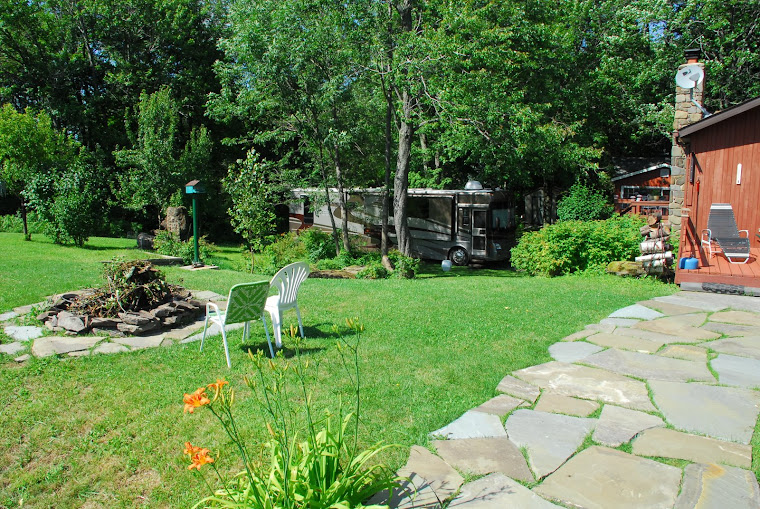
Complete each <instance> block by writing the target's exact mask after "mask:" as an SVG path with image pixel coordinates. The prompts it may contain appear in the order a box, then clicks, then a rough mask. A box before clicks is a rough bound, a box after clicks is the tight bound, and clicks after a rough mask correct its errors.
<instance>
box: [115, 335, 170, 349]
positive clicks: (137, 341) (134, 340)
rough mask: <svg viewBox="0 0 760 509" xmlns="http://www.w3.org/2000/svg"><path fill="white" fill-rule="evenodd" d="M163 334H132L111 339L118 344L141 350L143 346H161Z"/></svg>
mask: <svg viewBox="0 0 760 509" xmlns="http://www.w3.org/2000/svg"><path fill="white" fill-rule="evenodd" d="M164 338H165V336H164V334H163V333H162V334H153V335H151V336H132V337H124V338H111V341H113V342H114V343H118V344H120V345H124V346H128V347H129V348H131V349H132V350H142V349H143V348H156V347H158V346H161V342H162V341H163V340H164Z"/></svg>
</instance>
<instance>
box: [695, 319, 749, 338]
mask: <svg viewBox="0 0 760 509" xmlns="http://www.w3.org/2000/svg"><path fill="white" fill-rule="evenodd" d="M701 328H702V329H705V330H709V331H712V332H718V333H720V334H725V335H726V336H756V335H757V334H758V329H757V327H750V326H749V325H734V324H732V323H721V322H707V323H706V324H704V325H703V326H702V327H701Z"/></svg>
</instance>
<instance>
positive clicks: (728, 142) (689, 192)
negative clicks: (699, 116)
mask: <svg viewBox="0 0 760 509" xmlns="http://www.w3.org/2000/svg"><path fill="white" fill-rule="evenodd" d="M688 142H689V150H688V152H687V153H689V160H688V162H687V168H686V188H685V206H686V208H689V209H690V211H691V212H690V214H689V221H688V223H687V224H686V225H684V226H686V228H684V229H683V230H682V234H683V238H682V240H681V242H682V243H684V242H685V243H689V244H692V245H693V244H696V247H698V246H699V235H700V232H701V230H702V229H704V228H706V227H707V217H708V215H709V213H710V205H711V204H713V203H730V204H731V205H732V206H733V209H734V214H736V222H737V224H738V226H739V228H740V229H747V230H749V234H750V239H751V242H750V245H751V246H753V247H757V246H758V245H760V241H758V239H757V237H756V236H755V234H757V233H758V229H759V228H760V108H755V109H753V110H750V111H747V112H745V113H743V114H741V115H737V116H735V117H733V118H729V119H726V120H724V121H722V122H719V123H716V124H714V125H712V126H709V127H706V128H704V129H702V130H700V131H697V132H695V133H693V134H692V135H691V136H690V137H689V140H688ZM739 163H741V165H742V176H741V184H738V185H737V183H736V167H737V165H738V164H739ZM692 165H693V166H694V179H693V182H691V179H690V173H691V166H692ZM681 252H683V251H681Z"/></svg>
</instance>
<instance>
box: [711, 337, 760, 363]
mask: <svg viewBox="0 0 760 509" xmlns="http://www.w3.org/2000/svg"><path fill="white" fill-rule="evenodd" d="M697 346H700V347H702V348H710V349H712V350H715V351H716V352H720V353H727V354H731V355H739V356H741V357H753V358H755V359H760V336H744V337H736V338H723V339H719V340H717V341H708V342H706V343H700V344H699V345H697Z"/></svg>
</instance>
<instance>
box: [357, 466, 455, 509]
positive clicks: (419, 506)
mask: <svg viewBox="0 0 760 509" xmlns="http://www.w3.org/2000/svg"><path fill="white" fill-rule="evenodd" d="M442 503H443V500H442V499H439V498H438V495H436V493H435V491H433V488H432V487H431V486H430V484H429V483H428V482H427V481H426V480H425V479H423V478H421V477H420V476H418V475H414V474H412V475H410V476H408V477H407V478H406V479H404V480H402V481H401V483H400V485H399V487H398V488H396V489H394V490H393V493H392V494H391V498H390V500H389V499H388V492H387V491H382V492H380V493H378V494H376V495H375V496H373V497H372V498H370V500H369V504H371V505H373V504H380V505H386V504H387V505H388V507H389V508H390V509H440V507H441V505H442Z"/></svg>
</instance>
